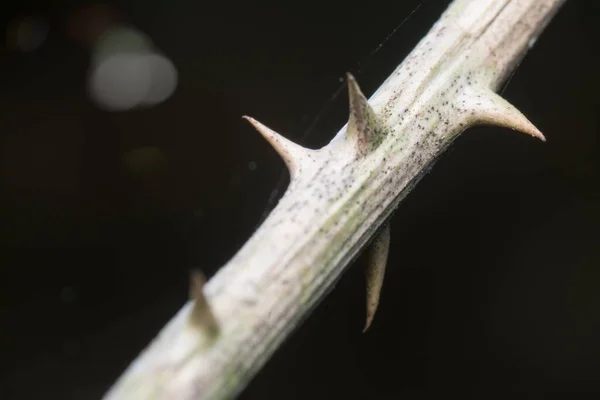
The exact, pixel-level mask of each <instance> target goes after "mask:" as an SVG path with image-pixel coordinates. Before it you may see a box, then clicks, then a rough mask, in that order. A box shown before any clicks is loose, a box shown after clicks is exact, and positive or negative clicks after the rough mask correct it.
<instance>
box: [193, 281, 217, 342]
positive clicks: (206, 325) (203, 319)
mask: <svg viewBox="0 0 600 400" xmlns="http://www.w3.org/2000/svg"><path fill="white" fill-rule="evenodd" d="M205 284H206V277H205V276H204V274H203V273H202V271H200V270H198V269H194V270H192V271H190V300H192V301H194V302H195V303H194V305H193V308H192V313H191V314H190V323H192V325H194V326H196V327H199V328H200V329H203V330H205V331H207V332H208V333H209V335H210V336H214V335H216V334H217V333H218V330H219V326H218V323H217V320H216V319H215V316H214V315H213V312H212V309H211V307H210V304H209V303H208V300H207V299H206V296H205V295H204V285H205Z"/></svg>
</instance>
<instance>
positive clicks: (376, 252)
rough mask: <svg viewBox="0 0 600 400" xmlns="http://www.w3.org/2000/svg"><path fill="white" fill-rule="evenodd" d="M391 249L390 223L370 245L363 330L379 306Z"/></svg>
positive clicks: (366, 327)
mask: <svg viewBox="0 0 600 400" xmlns="http://www.w3.org/2000/svg"><path fill="white" fill-rule="evenodd" d="M389 249H390V225H389V223H388V224H386V225H385V226H384V227H383V229H382V230H381V232H379V233H378V234H377V237H376V238H375V241H374V242H373V243H371V246H370V247H369V250H368V251H369V255H368V258H369V260H368V264H367V270H366V275H367V276H366V278H367V321H366V324H365V327H364V329H363V332H366V331H367V329H369V327H370V326H371V323H372V322H373V318H374V317H375V312H376V311H377V307H378V306H379V298H380V296H381V287H382V286H383V278H384V276H385V267H386V264H387V258H388V253H389Z"/></svg>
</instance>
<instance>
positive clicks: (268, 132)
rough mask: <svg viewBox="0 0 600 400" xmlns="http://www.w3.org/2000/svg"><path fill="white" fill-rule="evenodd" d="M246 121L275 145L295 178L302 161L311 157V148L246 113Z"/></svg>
mask: <svg viewBox="0 0 600 400" xmlns="http://www.w3.org/2000/svg"><path fill="white" fill-rule="evenodd" d="M242 118H244V119H245V120H246V121H248V122H250V123H251V124H252V126H254V128H255V129H256V130H257V131H258V132H259V133H260V134H261V135H262V136H263V137H264V138H265V139H267V141H268V142H269V143H270V144H271V146H273V148H274V149H275V151H277V153H279V155H280V156H281V158H283V161H284V162H285V165H287V167H288V170H289V172H290V175H291V177H292V178H293V177H294V176H295V174H296V173H297V172H298V170H299V169H300V163H301V162H302V161H303V160H305V159H306V158H307V157H309V155H308V154H309V153H310V152H311V151H312V150H310V149H306V148H304V147H302V146H300V145H297V144H296V143H294V142H292V141H290V140H288V139H286V138H284V137H283V136H281V135H280V134H279V133H277V132H275V131H274V130H272V129H270V128H268V127H267V126H265V125H263V124H261V123H260V122H258V121H257V120H255V119H254V118H252V117H248V116H246V115H244V116H243V117H242Z"/></svg>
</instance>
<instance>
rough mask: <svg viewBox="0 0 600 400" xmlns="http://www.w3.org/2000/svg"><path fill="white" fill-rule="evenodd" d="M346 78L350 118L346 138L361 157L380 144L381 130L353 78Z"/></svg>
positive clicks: (348, 74) (350, 76)
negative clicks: (354, 146)
mask: <svg viewBox="0 0 600 400" xmlns="http://www.w3.org/2000/svg"><path fill="white" fill-rule="evenodd" d="M346 78H347V81H348V98H349V102H350V118H349V120H348V127H347V128H346V137H347V138H349V139H351V140H354V141H355V143H356V147H357V150H358V152H359V153H360V154H361V155H366V154H367V153H368V152H369V151H371V150H373V149H374V148H376V147H377V146H378V145H379V144H380V143H381V140H382V137H383V134H382V129H380V126H379V123H378V122H377V116H376V114H375V112H374V111H373V108H372V107H371V105H370V104H369V102H368V100H367V98H366V97H365V95H364V94H363V93H362V91H361V90H360V87H359V86H358V83H356V79H354V76H352V74H350V73H347V74H346Z"/></svg>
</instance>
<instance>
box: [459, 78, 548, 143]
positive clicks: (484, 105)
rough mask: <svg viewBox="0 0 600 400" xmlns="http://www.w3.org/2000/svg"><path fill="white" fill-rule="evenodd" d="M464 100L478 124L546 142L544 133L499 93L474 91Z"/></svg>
mask: <svg viewBox="0 0 600 400" xmlns="http://www.w3.org/2000/svg"><path fill="white" fill-rule="evenodd" d="M464 99H465V104H464V106H465V107H466V108H467V110H472V111H473V114H474V117H475V119H476V122H479V123H482V124H489V125H497V126H502V127H505V128H511V129H514V130H517V131H520V132H523V133H526V134H528V135H531V136H533V137H536V138H538V139H540V140H542V141H543V142H545V141H546V138H545V137H544V135H543V134H542V132H540V131H539V130H538V129H537V128H536V127H535V125H533V124H532V123H531V122H530V121H529V120H528V119H527V117H525V115H523V113H521V112H520V111H519V110H517V109H516V108H515V107H514V106H513V105H512V104H510V103H509V102H508V101H506V100H505V99H504V98H502V97H501V96H500V95H498V94H497V93H494V92H492V91H491V90H481V91H477V90H472V91H471V92H470V93H468V94H467V95H466V96H465V97H464Z"/></svg>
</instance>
